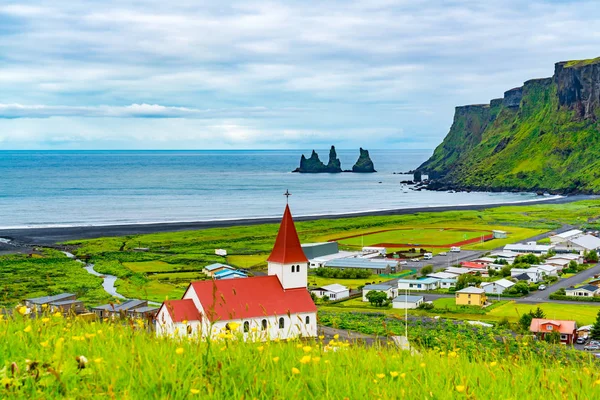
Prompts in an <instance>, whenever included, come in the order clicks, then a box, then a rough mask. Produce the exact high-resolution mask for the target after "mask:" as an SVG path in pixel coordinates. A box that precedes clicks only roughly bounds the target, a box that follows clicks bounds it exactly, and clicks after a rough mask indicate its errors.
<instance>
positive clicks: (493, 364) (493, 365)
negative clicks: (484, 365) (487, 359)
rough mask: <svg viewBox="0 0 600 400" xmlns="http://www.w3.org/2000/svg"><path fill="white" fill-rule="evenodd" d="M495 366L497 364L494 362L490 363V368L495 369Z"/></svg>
mask: <svg viewBox="0 0 600 400" xmlns="http://www.w3.org/2000/svg"><path fill="white" fill-rule="evenodd" d="M497 364H498V363H497V362H496V361H492V362H491V363H490V367H495V366H496V365H497Z"/></svg>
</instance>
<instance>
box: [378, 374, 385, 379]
mask: <svg viewBox="0 0 600 400" xmlns="http://www.w3.org/2000/svg"><path fill="white" fill-rule="evenodd" d="M377 377H378V378H379V379H383V378H385V374H377Z"/></svg>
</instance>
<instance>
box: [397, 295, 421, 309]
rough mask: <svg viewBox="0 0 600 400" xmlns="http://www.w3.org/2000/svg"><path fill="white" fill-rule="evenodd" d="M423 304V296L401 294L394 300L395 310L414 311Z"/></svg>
mask: <svg viewBox="0 0 600 400" xmlns="http://www.w3.org/2000/svg"><path fill="white" fill-rule="evenodd" d="M421 304H423V296H414V295H408V296H407V295H404V294H400V295H398V296H397V297H396V298H394V300H392V307H393V308H400V309H402V310H404V309H414V308H417V307H419V306H420V305H421Z"/></svg>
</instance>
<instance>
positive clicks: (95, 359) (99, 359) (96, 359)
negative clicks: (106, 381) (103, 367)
mask: <svg viewBox="0 0 600 400" xmlns="http://www.w3.org/2000/svg"><path fill="white" fill-rule="evenodd" d="M102 361H103V359H102V357H98V358H94V362H95V363H96V364H100V363H101V362H102Z"/></svg>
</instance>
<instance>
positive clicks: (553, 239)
mask: <svg viewBox="0 0 600 400" xmlns="http://www.w3.org/2000/svg"><path fill="white" fill-rule="evenodd" d="M581 235H583V232H582V231H580V230H579V229H571V230H570V231H566V232H563V233H559V234H556V235H552V236H550V243H551V244H561V243H566V242H567V241H568V240H572V239H575V238H576V237H579V236H581Z"/></svg>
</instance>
